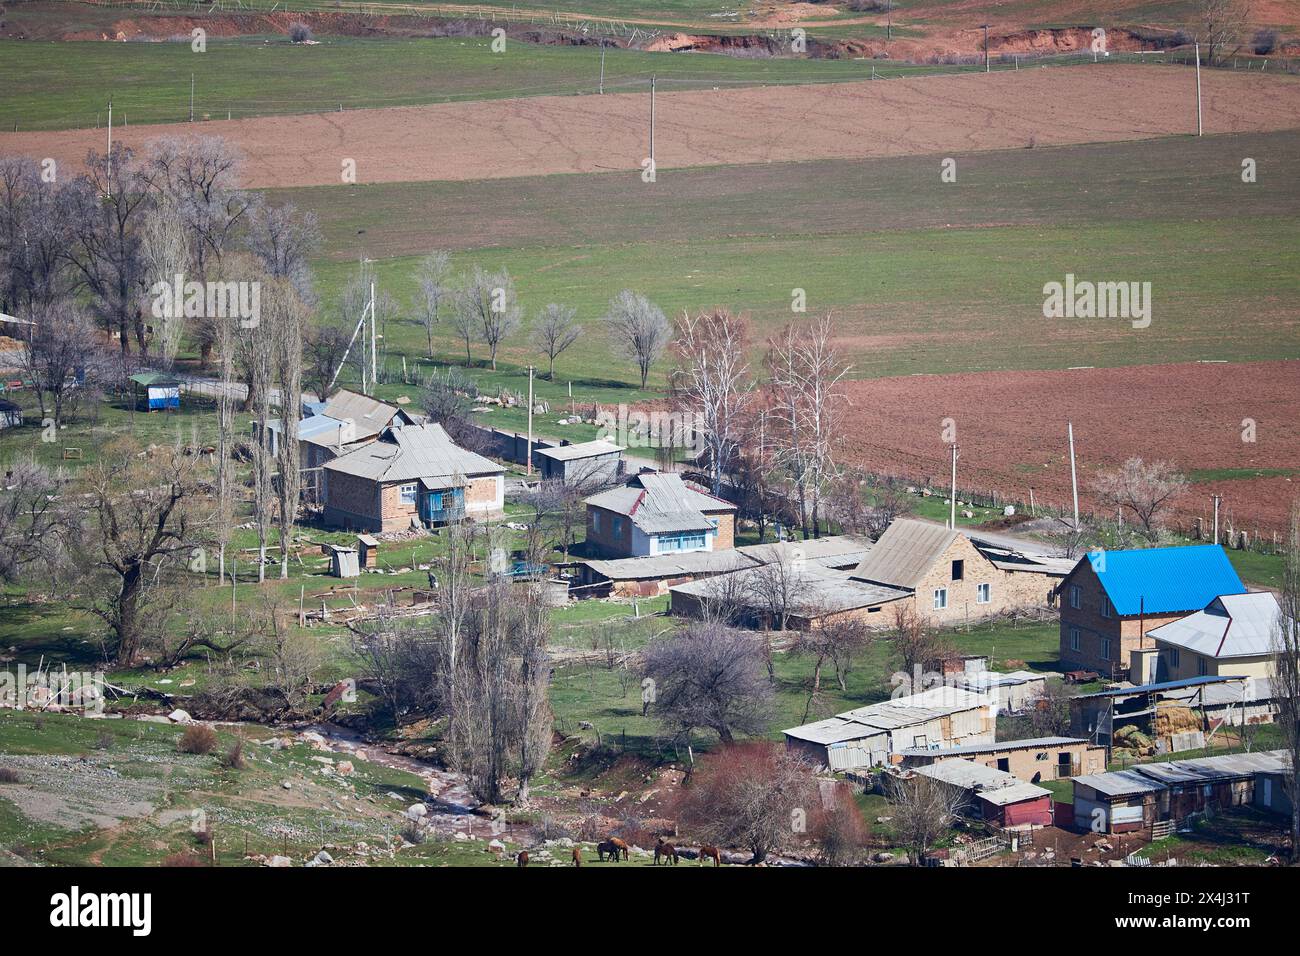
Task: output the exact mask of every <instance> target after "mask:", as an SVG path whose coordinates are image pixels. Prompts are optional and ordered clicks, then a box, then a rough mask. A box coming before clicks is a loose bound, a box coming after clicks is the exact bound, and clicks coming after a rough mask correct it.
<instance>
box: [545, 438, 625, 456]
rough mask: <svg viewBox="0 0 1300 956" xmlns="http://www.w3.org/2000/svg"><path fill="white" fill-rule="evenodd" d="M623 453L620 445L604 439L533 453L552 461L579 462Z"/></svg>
mask: <svg viewBox="0 0 1300 956" xmlns="http://www.w3.org/2000/svg"><path fill="white" fill-rule="evenodd" d="M622 451H623V446H622V445H615V444H614V443H613V442H608V441H605V440H604V439H599V438H598V439H596V440H595V441H584V442H578V443H577V444H573V445H560V446H559V447H557V448H538V449H536V450H535V451H534V452H533V453H534V454H536V455H541V456H542V457H543V458H550V459H551V460H552V461H579V460H581V459H583V458H599V457H600V456H601V455H617V454H619V453H620V452H622Z"/></svg>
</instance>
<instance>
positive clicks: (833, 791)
mask: <svg viewBox="0 0 1300 956" xmlns="http://www.w3.org/2000/svg"><path fill="white" fill-rule="evenodd" d="M818 785H819V786H818V789H819V791H820V794H819V796H820V798H821V806H820V808H819V812H818V813H817V814H816V822H815V823H814V826H813V836H814V838H815V839H816V840H817V845H818V848H819V849H820V850H821V861H820V862H821V863H822V864H824V865H825V866H853V865H855V864H857V863H858V862H859V860H860V859H861V857H862V848H863V846H864V845H865V844H866V842H867V836H868V832H867V824H866V821H865V820H864V819H863V818H862V811H861V810H859V809H858V805H857V803H856V801H855V800H854V796H853V788H852V787H851V786H850V785H849V784H848V783H845V782H843V781H836V782H833V783H832V782H831V781H820V780H819V781H818Z"/></svg>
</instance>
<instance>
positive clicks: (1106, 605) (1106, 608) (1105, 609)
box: [1101, 594, 1115, 617]
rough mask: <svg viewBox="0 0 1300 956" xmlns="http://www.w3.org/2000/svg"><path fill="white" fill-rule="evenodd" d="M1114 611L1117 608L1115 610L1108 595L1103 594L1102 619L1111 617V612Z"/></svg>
mask: <svg viewBox="0 0 1300 956" xmlns="http://www.w3.org/2000/svg"><path fill="white" fill-rule="evenodd" d="M1114 610H1115V608H1114V606H1113V605H1112V604H1111V603H1110V598H1108V597H1106V595H1104V594H1103V595H1102V596H1101V616H1102V617H1110V615H1111V612H1112V611H1114Z"/></svg>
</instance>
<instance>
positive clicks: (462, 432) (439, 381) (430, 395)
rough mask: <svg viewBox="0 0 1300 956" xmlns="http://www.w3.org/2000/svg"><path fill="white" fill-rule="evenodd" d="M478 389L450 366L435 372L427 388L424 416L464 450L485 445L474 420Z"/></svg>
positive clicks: (425, 388) (425, 391)
mask: <svg viewBox="0 0 1300 956" xmlns="http://www.w3.org/2000/svg"><path fill="white" fill-rule="evenodd" d="M477 397H478V386H477V385H476V384H475V383H474V382H473V381H472V380H471V379H469V378H468V377H467V376H466V375H465V374H464V373H462V372H461V371H460V370H458V369H455V368H452V367H451V366H448V367H447V368H445V369H444V370H443V371H442V372H434V373H433V374H432V375H430V376H429V380H428V381H427V382H425V385H424V414H425V417H426V418H428V420H429V421H431V422H434V423H436V424H438V425H441V426H442V427H443V429H444V430H445V431H446V432H447V434H448V435H450V436H451V439H452V441H454V442H456V443H457V444H458V445H461V446H462V447H465V448H474V447H477V446H478V445H480V444H482V442H481V441H480V439H479V437H478V427H477V426H476V425H475V424H474V422H473V420H472V414H473V408H474V401H475V399H476V398H477Z"/></svg>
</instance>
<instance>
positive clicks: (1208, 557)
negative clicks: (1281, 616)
mask: <svg viewBox="0 0 1300 956" xmlns="http://www.w3.org/2000/svg"><path fill="white" fill-rule="evenodd" d="M1084 561H1087V562H1089V563H1090V564H1091V565H1092V569H1093V572H1094V573H1095V574H1096V575H1097V578H1098V580H1100V581H1101V584H1102V587H1103V588H1105V589H1106V596H1107V597H1109V598H1110V603H1111V604H1113V605H1114V606H1115V610H1116V612H1117V613H1119V614H1123V615H1132V614H1138V613H1140V612H1142V611H1145V613H1147V614H1172V613H1175V612H1178V611H1189V612H1190V611H1199V610H1200V609H1201V608H1203V607H1205V606H1206V605H1207V604H1209V603H1210V602H1211V601H1213V600H1214V599H1215V598H1216V597H1218V596H1219V595H1220V594H1244V593H1245V591H1246V586H1245V585H1244V584H1242V583H1241V578H1239V577H1238V576H1237V572H1236V570H1234V569H1233V567H1232V562H1231V561H1229V560H1228V555H1227V553H1226V552H1225V551H1224V550H1223V548H1222V547H1221V546H1219V545H1217V544H1197V545H1189V546H1186V547H1174V548H1141V549H1137V550H1132V551H1104V552H1096V551H1095V552H1092V553H1090V554H1087V555H1085V556H1084V557H1083V558H1081V559H1080V561H1079V564H1080V565H1082V563H1083V562H1084Z"/></svg>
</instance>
